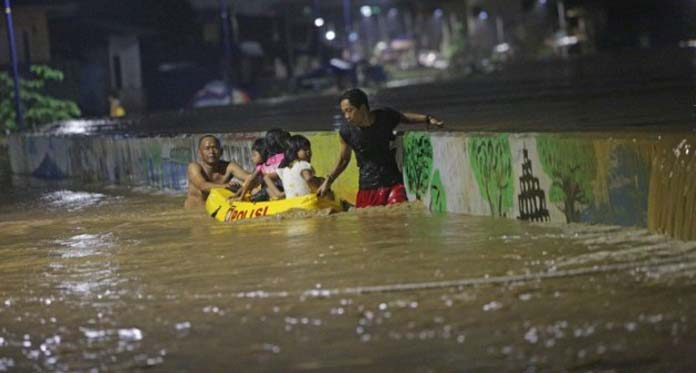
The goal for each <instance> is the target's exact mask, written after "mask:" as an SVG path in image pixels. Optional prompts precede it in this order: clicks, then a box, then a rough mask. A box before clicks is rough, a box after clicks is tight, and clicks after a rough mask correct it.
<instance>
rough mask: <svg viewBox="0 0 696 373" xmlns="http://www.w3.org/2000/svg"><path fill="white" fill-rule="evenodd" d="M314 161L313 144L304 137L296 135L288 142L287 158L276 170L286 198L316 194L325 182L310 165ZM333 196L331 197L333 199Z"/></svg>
mask: <svg viewBox="0 0 696 373" xmlns="http://www.w3.org/2000/svg"><path fill="white" fill-rule="evenodd" d="M311 161H312V144H311V143H310V142H309V140H308V139H307V138H306V137H304V136H302V135H294V136H292V137H290V140H288V149H287V150H286V151H285V157H284V159H283V161H282V162H281V163H280V166H279V167H278V169H277V170H276V174H277V176H278V177H279V178H280V180H282V181H283V187H284V188H285V197H286V198H293V197H300V196H304V195H307V194H310V193H314V192H316V190H317V188H319V186H320V185H321V183H323V182H324V178H321V177H317V176H316V175H315V174H314V169H313V168H312V165H311V164H310V163H309V162H311ZM332 197H333V196H329V198H331V199H332Z"/></svg>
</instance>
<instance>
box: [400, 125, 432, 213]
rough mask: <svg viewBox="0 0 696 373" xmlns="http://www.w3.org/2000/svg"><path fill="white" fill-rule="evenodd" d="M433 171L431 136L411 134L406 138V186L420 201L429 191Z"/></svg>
mask: <svg viewBox="0 0 696 373" xmlns="http://www.w3.org/2000/svg"><path fill="white" fill-rule="evenodd" d="M432 170H433V144H432V142H431V140H430V135H428V134H423V133H417V132H409V133H407V134H406V135H405V136H404V174H405V176H406V186H407V187H408V189H409V190H410V191H411V193H413V194H415V195H416V199H418V200H420V199H421V198H422V197H423V196H424V195H425V193H426V192H427V191H428V185H430V177H431V173H432Z"/></svg>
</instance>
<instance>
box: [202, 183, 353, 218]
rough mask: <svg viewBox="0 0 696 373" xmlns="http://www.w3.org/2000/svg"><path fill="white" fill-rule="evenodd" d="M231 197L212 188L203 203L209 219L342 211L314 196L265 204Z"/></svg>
mask: <svg viewBox="0 0 696 373" xmlns="http://www.w3.org/2000/svg"><path fill="white" fill-rule="evenodd" d="M232 196H234V193H232V192H231V191H229V190H228V189H224V188H213V189H212V190H211V191H210V194H209V195H208V199H207V200H206V201H205V210H206V211H207V212H208V214H209V215H210V216H211V217H213V218H215V219H216V220H219V221H225V222H228V221H235V220H242V219H253V218H258V217H261V216H269V215H276V214H281V213H283V212H287V211H289V210H293V209H301V210H309V211H312V210H320V209H326V208H330V209H331V210H332V212H338V211H343V209H342V207H341V204H340V203H339V202H338V201H333V200H329V199H325V198H319V197H317V195H316V194H308V195H306V196H302V197H295V198H287V199H279V200H275V201H265V202H242V201H230V200H229V198H230V197H232Z"/></svg>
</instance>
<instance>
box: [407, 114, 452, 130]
mask: <svg viewBox="0 0 696 373" xmlns="http://www.w3.org/2000/svg"><path fill="white" fill-rule="evenodd" d="M401 123H406V124H425V125H426V126H427V127H428V128H429V127H430V126H435V127H438V128H442V126H443V125H444V124H445V122H443V121H442V120H440V119H438V118H435V117H434V116H432V115H427V114H418V113H401Z"/></svg>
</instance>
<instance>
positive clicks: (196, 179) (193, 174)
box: [187, 162, 227, 192]
mask: <svg viewBox="0 0 696 373" xmlns="http://www.w3.org/2000/svg"><path fill="white" fill-rule="evenodd" d="M187 174H188V180H189V183H190V184H193V186H195V187H196V188H198V190H200V191H202V192H210V190H211V189H213V188H225V187H227V184H222V183H221V184H218V183H212V182H210V181H208V180H206V179H205V177H204V176H203V168H202V167H201V166H200V165H199V164H198V163H195V162H191V163H189V165H188V171H187Z"/></svg>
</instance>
